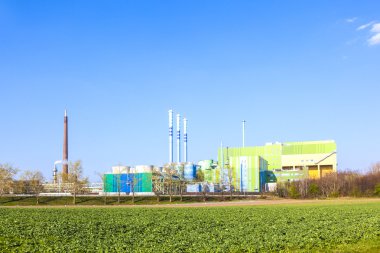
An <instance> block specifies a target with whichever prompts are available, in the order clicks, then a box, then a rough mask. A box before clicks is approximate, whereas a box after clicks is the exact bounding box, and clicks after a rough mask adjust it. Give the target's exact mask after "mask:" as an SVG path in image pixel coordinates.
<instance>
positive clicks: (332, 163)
mask: <svg viewBox="0 0 380 253" xmlns="http://www.w3.org/2000/svg"><path fill="white" fill-rule="evenodd" d="M218 160H219V161H220V162H219V168H220V170H221V172H219V173H218V172H217V171H215V172H214V174H215V176H214V177H215V178H216V181H218V175H221V176H219V177H220V178H221V181H222V182H224V183H226V182H227V181H228V177H229V176H230V178H232V185H233V186H234V187H235V189H238V190H239V191H244V192H245V191H247V192H260V191H268V190H270V188H271V185H272V186H273V183H277V182H284V181H294V180H301V179H304V178H312V179H316V178H320V177H323V176H324V175H326V174H328V173H331V172H336V170H337V154H336V143H335V141H332V140H328V141H309V142H285V143H279V142H275V143H267V144H265V145H264V146H256V147H237V148H220V149H219V152H218ZM228 173H230V175H229V174H228ZM271 183H272V184H271Z"/></svg>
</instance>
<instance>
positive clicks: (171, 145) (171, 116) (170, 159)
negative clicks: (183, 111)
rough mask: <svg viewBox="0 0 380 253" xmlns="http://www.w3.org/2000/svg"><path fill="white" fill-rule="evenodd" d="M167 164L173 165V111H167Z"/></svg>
mask: <svg viewBox="0 0 380 253" xmlns="http://www.w3.org/2000/svg"><path fill="white" fill-rule="evenodd" d="M169 163H173V110H169Z"/></svg>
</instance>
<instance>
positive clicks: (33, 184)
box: [21, 170, 44, 205]
mask: <svg viewBox="0 0 380 253" xmlns="http://www.w3.org/2000/svg"><path fill="white" fill-rule="evenodd" d="M21 179H22V180H23V184H24V186H25V188H26V191H27V193H29V194H30V193H32V194H34V196H35V197H36V204H37V205H38V204H39V197H40V193H41V192H42V191H43V189H44V186H43V181H44V176H43V175H42V173H41V171H38V170H36V171H28V170H27V171H25V172H24V173H23V175H22V176H21Z"/></svg>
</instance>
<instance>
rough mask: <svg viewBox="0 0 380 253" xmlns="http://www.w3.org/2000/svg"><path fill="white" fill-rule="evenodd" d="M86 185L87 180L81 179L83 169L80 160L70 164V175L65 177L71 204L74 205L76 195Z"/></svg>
mask: <svg viewBox="0 0 380 253" xmlns="http://www.w3.org/2000/svg"><path fill="white" fill-rule="evenodd" d="M87 184H88V179H87V178H85V177H83V167H82V162H81V161H80V160H78V161H76V162H74V163H70V173H69V175H67V186H68V189H69V192H70V193H71V194H73V204H74V205H75V204H76V197H77V194H78V193H81V192H82V191H83V188H84V187H85V186H86V185H87Z"/></svg>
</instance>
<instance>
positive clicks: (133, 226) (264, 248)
mask: <svg viewBox="0 0 380 253" xmlns="http://www.w3.org/2000/svg"><path fill="white" fill-rule="evenodd" d="M0 217H1V219H0V249H1V251H2V252H8V251H15V252H48V251H50V252H51V251H53V252H83V251H90V252H99V251H103V252H104V251H108V252H278V251H284V252H294V251H305V252H310V251H319V252H326V251H339V252H341V251H343V252H345V251H350V252H351V251H358V252H361V251H369V252H379V250H380V202H374V203H355V204H331V203H330V204H307V205H277V206H243V207H207V208H206V207H205V208H0Z"/></svg>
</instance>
